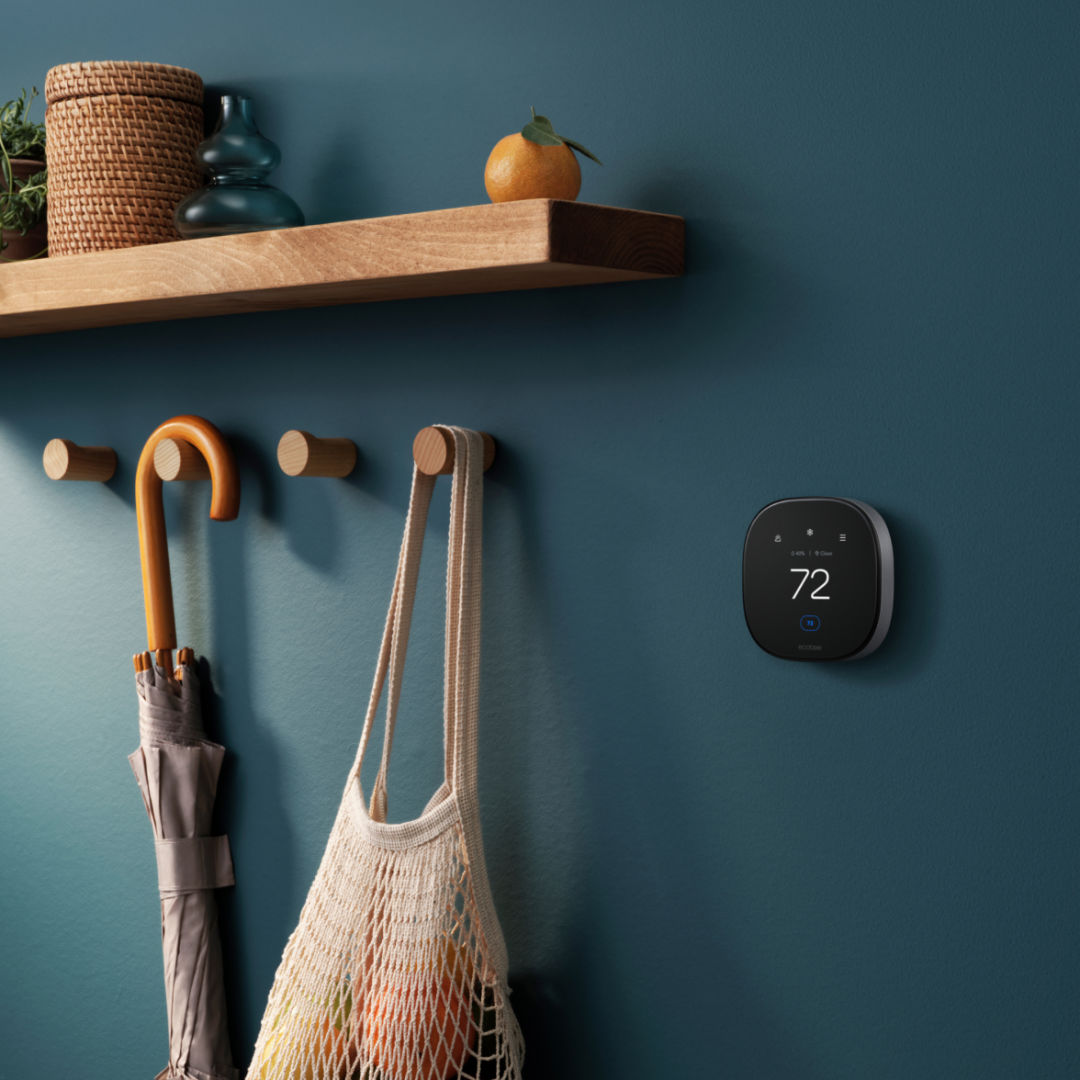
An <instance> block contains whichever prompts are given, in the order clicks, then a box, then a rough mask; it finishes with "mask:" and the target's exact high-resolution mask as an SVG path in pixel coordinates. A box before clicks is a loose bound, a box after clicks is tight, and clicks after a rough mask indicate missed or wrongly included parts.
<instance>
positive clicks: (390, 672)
mask: <svg viewBox="0 0 1080 1080" xmlns="http://www.w3.org/2000/svg"><path fill="white" fill-rule="evenodd" d="M440 426H441V427H443V429H444V430H445V431H447V433H448V434H449V435H450V436H451V438H452V440H453V443H454V473H453V482H452V488H451V493H450V531H449V540H448V544H447V572H446V656H445V670H446V673H445V689H444V702H443V733H444V734H443V738H444V758H445V778H446V784H447V787H448V788H449V790H451V791H453V792H454V793H455V795H457V797H458V799H459V801H460V802H461V804H462V809H463V810H465V811H466V818H467V820H468V819H469V818H474V819H476V821H477V834H478V816H477V814H476V811H475V806H476V802H477V791H476V773H477V742H478V739H477V726H478V701H479V674H480V613H481V577H482V574H481V566H482V539H481V538H482V527H483V456H484V448H483V439H482V436H481V435H480V433H479V432H476V431H468V430H466V429H463V428H457V427H450V426H443V425H440ZM434 486H435V477H433V476H427V475H425V474H424V473H421V472H420V471H419V470H418V469H416V468H414V469H413V480H412V492H411V495H410V498H409V513H408V516H407V518H406V522H405V535H404V538H403V540H402V544H401V552H400V554H399V556H398V566H397V573H396V575H395V578H394V589H393V593H392V595H391V599H390V610H389V612H388V613H387V618H386V625H385V627H384V630H383V639H382V645H381V647H380V650H379V662H378V664H377V666H376V671H375V681H374V685H373V686H372V691H371V699H370V701H369V703H368V710H367V715H366V717H365V719H364V729H363V733H362V734H361V737H360V745H359V748H358V749H357V754H356V760H355V763H354V766H353V769H352V771H351V773H350V781H351V779H352V777H353V776H356V775H358V774H359V771H360V769H361V767H362V765H363V762H364V758H365V755H366V752H367V746H368V742H369V741H370V738H371V734H372V731H373V729H374V723H375V716H376V714H377V712H378V707H379V701H380V699H381V697H382V692H383V689H384V688H385V689H386V691H387V701H386V722H385V729H384V735H383V746H382V759H381V762H380V765H379V772H378V775H377V776H376V778H375V783H374V785H373V787H372V792H371V801H370V809H369V813H370V814H371V817H372V818H373V819H374V820H376V821H385V820H386V810H387V776H388V773H389V768H390V754H391V751H392V748H393V741H394V731H395V728H396V725H397V714H398V704H399V702H400V699H401V685H402V675H403V671H404V667H405V656H406V650H407V648H408V640H409V628H410V625H411V622H412V612H413V604H414V601H415V599H416V583H417V579H418V577H419V572H420V558H421V553H422V550H423V543H424V530H425V527H426V525H427V515H428V508H429V507H430V504H431V496H432V492H433V490H434ZM469 831H470V832H471V831H472V829H470V830H469ZM477 842H479V837H478V835H477Z"/></svg>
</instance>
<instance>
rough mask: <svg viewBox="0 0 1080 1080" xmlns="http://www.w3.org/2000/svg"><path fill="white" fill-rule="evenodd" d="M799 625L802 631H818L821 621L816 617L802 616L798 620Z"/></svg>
mask: <svg viewBox="0 0 1080 1080" xmlns="http://www.w3.org/2000/svg"><path fill="white" fill-rule="evenodd" d="M799 625H800V626H801V627H802V628H803V629H804V630H820V629H821V620H820V619H819V618H818V617H817V616H816V615H804V616H803V617H802V618H801V619H800V620H799Z"/></svg>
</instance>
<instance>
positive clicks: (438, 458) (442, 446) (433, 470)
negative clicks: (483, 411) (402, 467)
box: [412, 427, 495, 476]
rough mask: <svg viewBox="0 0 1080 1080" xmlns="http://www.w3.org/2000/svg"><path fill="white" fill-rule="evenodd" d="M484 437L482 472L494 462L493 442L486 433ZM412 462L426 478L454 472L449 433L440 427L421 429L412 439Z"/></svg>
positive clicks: (452, 448)
mask: <svg viewBox="0 0 1080 1080" xmlns="http://www.w3.org/2000/svg"><path fill="white" fill-rule="evenodd" d="M480 434H481V435H482V436H483V437H484V472H487V471H488V469H490V468H491V463H492V462H493V461H494V460H495V440H494V439H493V438H492V437H491V436H490V435H489V434H488V433H487V432H486V431H481V432H480ZM412 454H413V461H414V462H416V467H417V468H418V469H419V470H420V471H421V472H422V473H425V474H427V475H428V476H443V475H445V474H446V473H452V472H453V471H454V440H453V438H452V437H451V435H450V432H448V431H446V430H445V429H444V428H441V427H426V428H421V429H420V430H419V431H418V432H417V433H416V438H415V439H413V446H412Z"/></svg>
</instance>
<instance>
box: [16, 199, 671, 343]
mask: <svg viewBox="0 0 1080 1080" xmlns="http://www.w3.org/2000/svg"><path fill="white" fill-rule="evenodd" d="M683 244H684V222H683V220H682V218H679V217H674V216H671V215H668V214H654V213H647V212H645V211H639V210H625V209H621V208H618V207H611V206H596V205H593V204H590V203H576V202H562V201H558V200H550V199H530V200H525V201H521V202H508V203H491V204H488V205H483V206H464V207H457V208H454V209H450V210H431V211H426V212H424V213H418V214H402V215H398V216H395V217H383V218H366V219H363V220H359V221H341V222H335V223H333V224H329V225H310V226H306V227H304V228H299V229H280V230H274V231H269V232H257V233H245V234H240V235H235V236H214V237H206V238H203V239H200V240H185V241H178V242H176V243H169V244H150V245H146V246H144V247H137V248H126V249H124V250H120V251H108V252H97V253H94V254H88V255H66V256H59V257H52V258H48V259H42V260H37V261H32V262H26V263H19V264H12V265H8V266H0V337H16V336H19V335H24V334H45V333H51V332H54V331H60V330H75V329H84V328H87V327H93V326H113V325H118V324H122V323H134V322H154V321H157V320H162V319H184V318H195V317H199V316H204V315H223V314H229V313H234V312H245V311H262V310H268V309H275V308H287V307H317V306H321V305H328V304H348V303H358V302H371V301H380V300H397V299H404V298H407V297H421V296H443V295H452V294H455V293H477V292H499V291H506V290H514V289H537V288H548V287H552V286H561V285H587V284H595V283H600V282H612V281H634V280H639V279H643V278H653V277H670V276H676V275H679V274H681V273H682V272H683Z"/></svg>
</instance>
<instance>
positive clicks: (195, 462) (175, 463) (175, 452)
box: [154, 439, 210, 483]
mask: <svg viewBox="0 0 1080 1080" xmlns="http://www.w3.org/2000/svg"><path fill="white" fill-rule="evenodd" d="M154 469H155V471H156V472H157V474H158V476H160V477H161V479H162V480H166V481H168V482H169V483H172V482H173V481H176V480H181V481H188V482H190V481H193V480H209V479H210V466H209V465H207V464H206V458H204V457H203V456H202V454H200V453H199V451H198V450H196V449H195V447H194V446H192V445H191V443H189V442H187V441H186V440H185V439H162V440H161V442H159V443H158V444H157V446H155V447H154Z"/></svg>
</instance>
